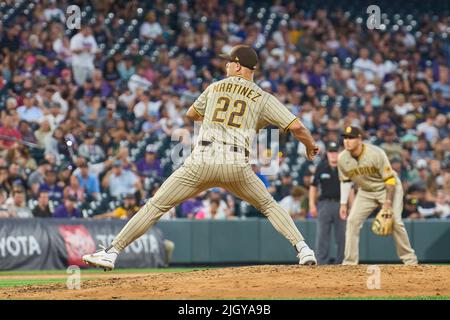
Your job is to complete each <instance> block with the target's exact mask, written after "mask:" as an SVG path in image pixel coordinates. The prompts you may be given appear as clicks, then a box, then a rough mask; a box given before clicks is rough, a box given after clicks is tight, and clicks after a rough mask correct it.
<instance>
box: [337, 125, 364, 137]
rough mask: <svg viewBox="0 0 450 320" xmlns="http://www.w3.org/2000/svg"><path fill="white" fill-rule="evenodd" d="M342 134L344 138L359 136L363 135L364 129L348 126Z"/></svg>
mask: <svg viewBox="0 0 450 320" xmlns="http://www.w3.org/2000/svg"><path fill="white" fill-rule="evenodd" d="M342 136H343V137H344V138H358V137H362V136H363V131H362V129H361V128H358V127H355V126H348V127H346V128H345V130H344V132H343V133H342Z"/></svg>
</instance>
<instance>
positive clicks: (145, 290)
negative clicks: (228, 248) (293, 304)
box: [0, 265, 450, 300]
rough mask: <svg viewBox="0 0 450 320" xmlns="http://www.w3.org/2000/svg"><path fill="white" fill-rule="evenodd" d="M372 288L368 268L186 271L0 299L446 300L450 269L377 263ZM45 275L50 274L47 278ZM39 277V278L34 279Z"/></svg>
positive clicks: (12, 292)
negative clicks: (376, 281)
mask: <svg viewBox="0 0 450 320" xmlns="http://www.w3.org/2000/svg"><path fill="white" fill-rule="evenodd" d="M379 268H380V276H381V277H380V280H381V282H380V285H381V288H380V289H378V290H369V289H368V288H367V280H368V277H369V276H370V274H369V273H368V266H365V265H359V266H319V267H302V266H296V265H289V266H281V265H277V266H252V267H238V268H222V269H209V270H200V271H191V272H174V273H151V274H115V273H108V274H104V275H103V276H101V277H99V278H100V279H96V280H87V281H82V283H81V289H80V290H68V289H67V288H66V285H65V284H62V283H58V284H47V285H33V286H20V287H5V288H0V299H176V300H179V299H235V298H236V299H252V298H256V299H305V298H346V297H347V298H351V297H354V298H356V297H358V298H364V297H392V296H395V297H417V296H435V297H439V296H445V297H448V296H450V266H431V265H420V266H403V265H379ZM48 276H50V275H48ZM35 277H36V278H40V279H42V276H39V275H36V276H35Z"/></svg>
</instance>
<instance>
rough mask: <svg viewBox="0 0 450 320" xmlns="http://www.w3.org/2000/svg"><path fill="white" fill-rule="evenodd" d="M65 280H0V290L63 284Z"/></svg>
mask: <svg viewBox="0 0 450 320" xmlns="http://www.w3.org/2000/svg"><path fill="white" fill-rule="evenodd" d="M64 282H66V280H65V279H29V280H21V279H8V280H0V288H4V287H18V286H31V285H37V284H52V283H64Z"/></svg>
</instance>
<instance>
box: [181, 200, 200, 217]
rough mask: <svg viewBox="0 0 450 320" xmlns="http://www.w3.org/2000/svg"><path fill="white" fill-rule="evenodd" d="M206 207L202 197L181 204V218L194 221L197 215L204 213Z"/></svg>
mask: <svg viewBox="0 0 450 320" xmlns="http://www.w3.org/2000/svg"><path fill="white" fill-rule="evenodd" d="M204 209H205V208H204V205H203V201H202V199H201V197H200V196H199V195H198V196H197V197H195V198H192V199H189V200H187V201H185V202H183V203H182V204H181V215H180V218H188V219H193V218H194V217H195V215H196V214H197V213H199V212H200V211H204Z"/></svg>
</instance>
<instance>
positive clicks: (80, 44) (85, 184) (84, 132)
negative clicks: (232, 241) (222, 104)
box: [0, 0, 450, 219]
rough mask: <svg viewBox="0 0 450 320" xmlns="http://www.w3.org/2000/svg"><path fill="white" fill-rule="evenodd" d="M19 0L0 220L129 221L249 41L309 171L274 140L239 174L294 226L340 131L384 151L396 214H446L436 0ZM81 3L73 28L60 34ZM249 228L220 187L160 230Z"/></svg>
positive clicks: (168, 169)
mask: <svg viewBox="0 0 450 320" xmlns="http://www.w3.org/2000/svg"><path fill="white" fill-rule="evenodd" d="M377 4H378V5H379V6H380V8H381V13H382V15H381V23H382V25H381V29H379V30H376V29H375V30H369V29H368V28H367V26H366V20H367V17H368V15H367V13H366V9H367V6H368V5H370V3H369V2H367V3H366V2H365V1H351V0H344V1H325V0H321V1H311V2H306V1H301V2H300V1H281V0H274V1H243V0H235V1H232V0H228V1H219V0H209V1H201V0H181V1H159V0H154V1H139V0H131V1H110V0H105V1H70V2H68V1H54V0H44V1H23V0H15V1H13V0H6V1H5V0H3V1H2V2H1V4H0V114H1V118H0V120H1V126H0V185H1V187H0V217H4V218H5V217H24V218H26V217H33V216H34V217H80V218H90V217H92V218H95V219H101V218H129V217H131V216H132V215H133V214H134V213H135V212H136V211H137V210H138V209H139V206H140V205H141V204H142V203H144V202H145V201H146V199H148V198H150V197H151V196H152V194H154V192H155V191H156V190H157V189H158V187H159V186H160V184H161V183H162V182H163V181H164V179H165V178H166V177H167V176H169V175H170V174H171V173H172V172H173V170H174V164H173V162H172V160H171V158H170V152H171V150H172V148H173V147H174V146H175V144H176V143H178V141H171V136H172V133H173V131H174V130H176V129H177V128H185V129H188V130H189V131H191V132H192V131H193V128H194V126H193V123H191V122H190V121H189V120H188V119H187V118H186V117H185V113H186V110H187V108H188V107H189V106H190V105H191V104H192V102H193V101H195V99H196V98H197V97H198V96H199V94H200V93H201V92H202V91H203V90H204V89H205V88H206V87H207V86H208V85H209V84H210V83H212V82H214V81H217V80H220V79H222V78H223V77H224V69H223V67H224V63H223V61H221V60H220V59H218V54H220V53H228V52H229V51H230V49H231V47H232V46H233V45H236V44H241V43H244V44H248V45H251V46H252V47H253V48H255V49H256V50H257V52H258V54H259V57H260V64H259V66H258V70H257V71H256V76H255V81H256V82H257V83H258V84H259V85H260V86H261V87H262V88H264V89H265V90H267V91H269V92H272V93H273V94H274V95H275V96H276V97H277V98H278V99H279V100H280V101H281V102H282V103H284V104H285V105H286V106H287V107H288V108H289V109H290V110H291V111H292V112H293V113H294V114H296V115H297V116H298V117H299V118H300V119H301V120H302V122H303V123H304V124H305V125H306V127H308V128H309V129H310V130H311V132H312V134H313V136H314V138H315V139H316V140H317V141H318V143H319V145H320V146H321V147H322V153H321V155H320V157H319V158H318V159H316V160H315V161H314V162H310V161H307V160H306V159H305V157H304V156H303V153H302V152H303V149H302V145H301V144H299V143H298V142H296V141H294V140H293V137H292V136H291V135H286V136H282V137H281V141H280V152H279V155H280V160H279V164H280V168H281V170H280V171H279V173H278V174H277V175H275V176H264V175H262V174H261V173H260V169H261V166H263V165H264V164H261V163H254V164H253V168H254V170H255V172H257V174H258V175H259V176H260V178H261V179H262V180H263V182H264V183H265V185H266V186H267V188H268V190H269V191H270V192H271V193H272V194H273V195H274V197H275V199H276V200H278V201H281V203H282V205H283V206H285V207H286V209H288V210H289V212H290V213H291V215H292V216H293V217H294V218H295V219H311V215H310V212H309V208H308V203H309V201H308V187H309V185H310V183H311V177H312V176H313V175H314V172H315V169H316V167H317V165H318V163H319V162H320V161H321V159H323V158H324V156H325V154H326V153H325V149H326V148H325V146H326V143H327V142H329V141H337V142H339V143H340V145H341V147H342V143H341V141H340V139H341V138H340V133H341V130H342V129H343V128H345V127H346V126H348V125H357V126H360V127H361V128H363V129H364V132H365V139H366V140H368V141H370V142H371V143H374V144H376V145H379V146H380V147H381V148H383V149H384V150H385V151H386V152H387V155H388V157H389V159H390V160H391V162H392V165H393V168H394V169H395V170H396V171H397V173H398V174H399V176H400V178H401V180H402V183H403V186H404V190H405V199H404V200H405V206H404V214H403V216H404V218H409V219H424V218H440V219H447V218H449V217H450V207H449V200H450V137H449V132H450V86H449V79H450V78H449V65H450V38H449V36H450V25H449V14H450V13H449V3H448V2H446V1H416V0H414V1H408V2H404V1H402V2H398V3H397V2H395V3H394V2H392V1H385V0H382V1H378V2H377ZM69 5H78V6H79V7H80V8H81V17H82V19H81V29H69V28H68V27H67V25H66V22H67V21H66V20H67V18H68V16H69V15H68V14H67V13H66V8H67V7H68V6H69ZM253 216H258V217H263V216H262V215H261V214H259V213H258V212H256V210H255V209H254V208H252V207H251V206H250V205H248V204H247V203H245V202H243V201H240V200H239V199H237V198H235V197H234V196H232V195H230V194H228V193H227V192H226V191H225V190H222V189H212V190H208V191H206V192H204V193H202V194H200V195H199V196H198V197H196V198H195V199H191V200H189V201H186V202H185V203H183V204H181V205H180V206H178V207H177V208H175V209H173V210H171V211H170V212H169V213H167V214H166V215H165V216H164V218H165V219H176V218H191V219H233V218H234V219H239V218H245V217H253Z"/></svg>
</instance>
